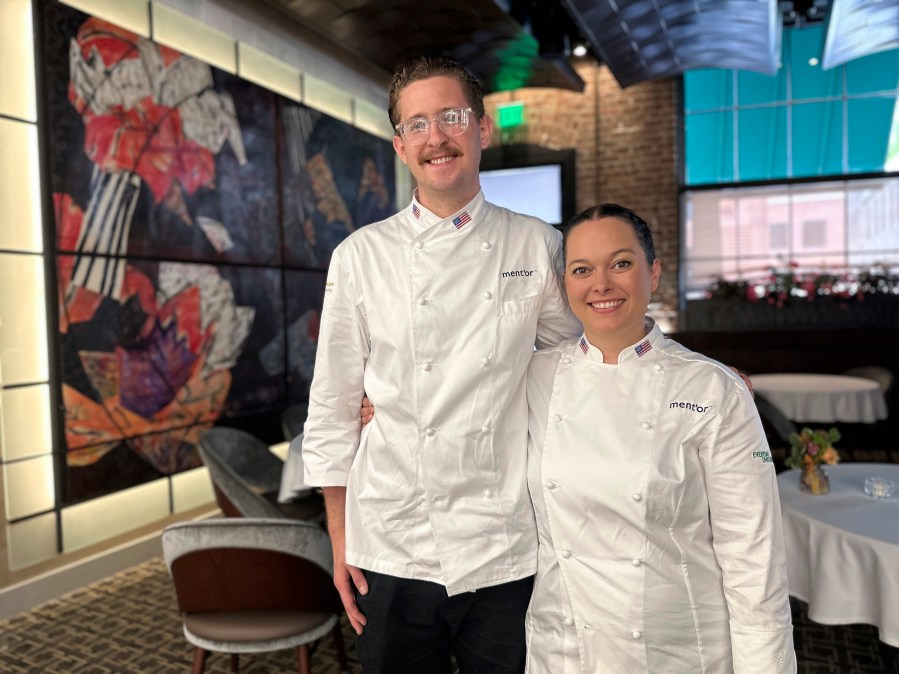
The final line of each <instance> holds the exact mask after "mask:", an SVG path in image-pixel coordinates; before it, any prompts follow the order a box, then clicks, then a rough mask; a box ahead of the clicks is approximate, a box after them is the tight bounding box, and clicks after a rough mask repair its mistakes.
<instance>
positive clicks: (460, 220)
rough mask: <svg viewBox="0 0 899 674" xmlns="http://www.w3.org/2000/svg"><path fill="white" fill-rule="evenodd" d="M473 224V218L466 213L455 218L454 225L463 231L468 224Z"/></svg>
mask: <svg viewBox="0 0 899 674" xmlns="http://www.w3.org/2000/svg"><path fill="white" fill-rule="evenodd" d="M469 222H471V216H470V215H469V214H468V211H465V212H464V213H462V214H461V215H459V216H457V217H455V218H453V224H454V225H455V226H456V229H462V227H464V226H465V225H466V224H467V223H469Z"/></svg>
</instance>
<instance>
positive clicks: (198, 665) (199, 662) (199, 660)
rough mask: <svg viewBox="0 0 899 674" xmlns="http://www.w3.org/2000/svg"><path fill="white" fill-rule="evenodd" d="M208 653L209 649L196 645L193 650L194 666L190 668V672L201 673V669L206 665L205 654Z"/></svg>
mask: <svg viewBox="0 0 899 674" xmlns="http://www.w3.org/2000/svg"><path fill="white" fill-rule="evenodd" d="M208 655H209V651H207V650H204V649H202V648H200V647H199V646H197V648H196V649H195V650H194V668H193V669H192V670H190V671H191V674H203V669H204V668H205V667H206V656H208Z"/></svg>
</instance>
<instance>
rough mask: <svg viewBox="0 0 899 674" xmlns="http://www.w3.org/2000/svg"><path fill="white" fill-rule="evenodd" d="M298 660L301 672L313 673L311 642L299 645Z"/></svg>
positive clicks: (305, 673) (304, 673)
mask: <svg viewBox="0 0 899 674" xmlns="http://www.w3.org/2000/svg"><path fill="white" fill-rule="evenodd" d="M297 662H298V663H299V665H300V674H312V655H311V653H310V652H309V644H301V645H299V646H297Z"/></svg>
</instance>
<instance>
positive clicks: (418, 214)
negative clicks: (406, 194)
mask: <svg viewBox="0 0 899 674" xmlns="http://www.w3.org/2000/svg"><path fill="white" fill-rule="evenodd" d="M412 215H414V216H415V217H416V218H420V217H421V209H420V208H419V207H418V204H412Z"/></svg>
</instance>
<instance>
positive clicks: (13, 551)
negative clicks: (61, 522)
mask: <svg viewBox="0 0 899 674" xmlns="http://www.w3.org/2000/svg"><path fill="white" fill-rule="evenodd" d="M6 541H7V543H8V545H9V548H8V553H9V568H10V569H11V570H12V571H17V570H19V569H24V568H27V567H29V566H34V565H35V564H38V563H40V562H45V561H47V560H48V559H53V558H54V557H55V556H56V554H57V552H56V514H55V513H48V514H46V515H40V516H38V517H32V518H30V519H27V520H22V521H21V522H14V523H13V524H10V525H8V526H7V527H6Z"/></svg>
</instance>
